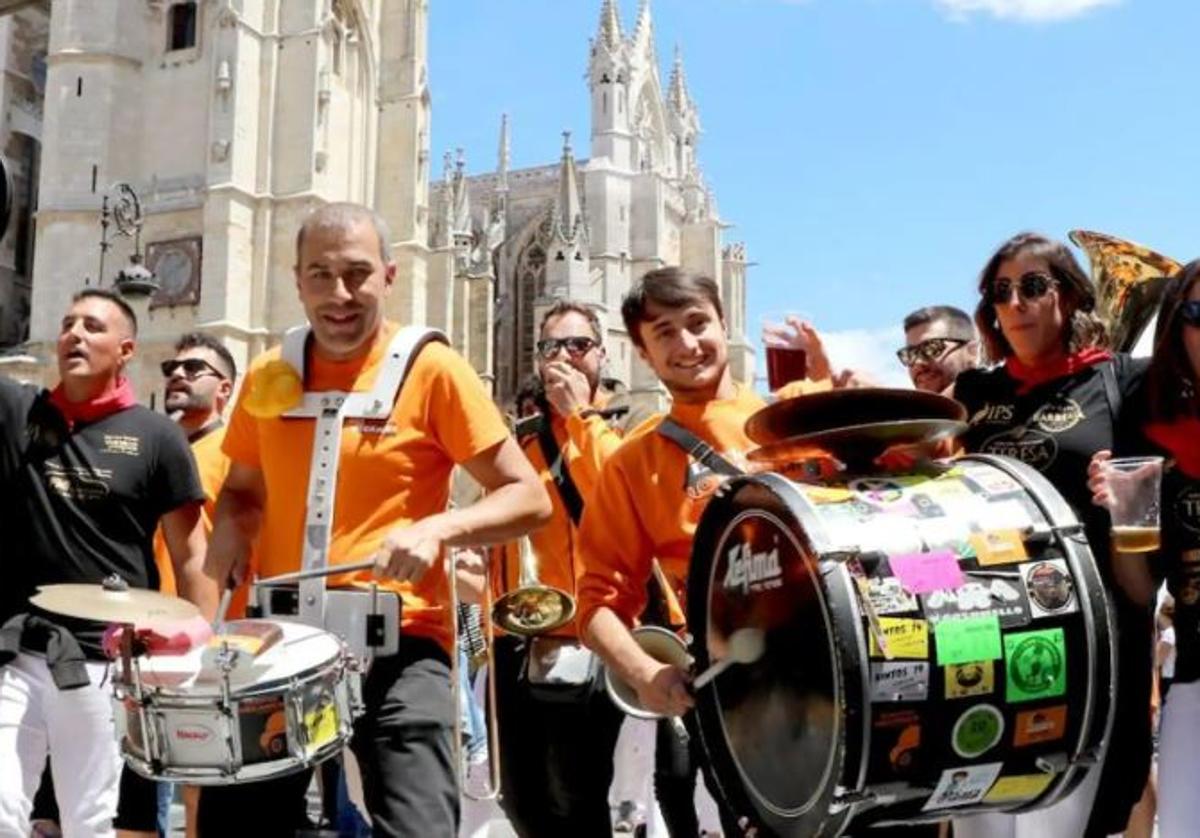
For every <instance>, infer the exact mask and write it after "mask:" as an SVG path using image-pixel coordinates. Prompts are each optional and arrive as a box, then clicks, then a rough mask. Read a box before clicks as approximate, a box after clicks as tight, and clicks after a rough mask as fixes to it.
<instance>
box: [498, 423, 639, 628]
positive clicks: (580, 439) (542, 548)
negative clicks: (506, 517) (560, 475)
mask: <svg viewBox="0 0 1200 838" xmlns="http://www.w3.org/2000/svg"><path fill="white" fill-rule="evenodd" d="M551 415H552V417H553V418H552V419H551V420H550V427H551V429H552V430H553V432H554V438H555V439H556V440H557V441H558V447H559V451H561V452H562V458H563V462H564V463H565V464H566V467H567V470H568V471H569V472H570V474H571V480H572V481H573V482H574V483H575V488H577V489H578V490H579V496H580V497H581V498H582V499H583V504H584V508H585V509H586V508H587V504H588V503H589V501H590V499H591V496H592V493H593V491H594V490H595V488H596V481H597V480H598V479H599V477H600V469H601V467H602V466H603V465H604V462H605V461H606V460H607V459H608V458H609V457H610V456H611V455H612V453H613V452H614V451H616V450H617V448H619V447H620V445H621V435H620V433H618V432H617V431H616V430H614V429H613V428H612V427H611V426H610V425H609V424H608V422H606V421H605V420H604V419H603V418H601V417H600V416H596V415H592V416H589V417H587V418H586V419H585V418H582V417H580V415H579V414H578V413H574V414H572V415H571V416H569V417H568V418H566V419H563V418H562V417H561V416H559V415H558V414H557V413H552V414H551ZM521 447H522V449H523V450H524V452H525V456H526V457H527V458H528V459H529V462H530V463H531V464H532V465H533V467H534V469H535V470H536V471H537V473H538V476H539V477H540V478H541V481H542V485H543V486H544V487H545V489H546V493H547V494H548V495H550V503H551V505H552V506H553V508H554V511H553V513H552V514H551V516H550V520H549V521H548V522H547V523H546V524H545V525H544V526H543V527H541V528H540V529H537V530H534V531H533V532H532V533H530V534H529V541H530V545H531V546H532V547H533V552H534V555H535V556H536V557H537V576H538V580H539V581H540V582H541V583H542V584H543V585H549V586H550V587H553V588H558V589H559V590H561V591H566V592H567V593H568V594H570V595H571V596H575V579H576V576H577V575H578V573H577V570H576V567H577V564H578V562H577V558H576V556H577V549H578V547H577V542H578V538H579V535H578V530H577V528H576V526H575V522H573V521H572V520H571V516H570V515H569V514H568V513H567V507H566V505H565V504H564V503H563V502H562V497H561V496H560V495H559V493H558V488H557V487H556V486H555V485H554V477H553V476H552V475H551V474H550V467H549V466H548V465H547V464H546V458H545V457H543V456H542V447H541V446H540V445H539V444H538V439H537V436H536V435H530V436H529V438H528V439H525V440H524V442H523V443H522V446H521ZM498 557H499V559H500V568H499V572H497V573H494V574H492V593H493V596H494V597H495V596H499V595H500V594H502V593H504V592H505V591H512V590H514V589H516V587H517V586H518V585H519V582H520V571H521V563H520V554H519V549H518V545H517V544H515V543H509V544H506V545H505V546H504V550H503V551H502V552H499V553H498ZM548 634H552V635H558V636H565V637H575V636H577V635H578V631H577V626H576V625H575V623H574V621H572V622H569V623H567V624H566V625H565V626H563V627H561V628H559V629H557V630H555V631H552V632H548Z"/></svg>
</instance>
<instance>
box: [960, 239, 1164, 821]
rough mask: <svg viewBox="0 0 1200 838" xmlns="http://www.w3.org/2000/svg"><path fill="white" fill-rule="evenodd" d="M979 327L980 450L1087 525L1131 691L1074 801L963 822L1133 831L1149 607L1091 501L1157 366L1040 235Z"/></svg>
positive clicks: (991, 274)
mask: <svg viewBox="0 0 1200 838" xmlns="http://www.w3.org/2000/svg"><path fill="white" fill-rule="evenodd" d="M979 293H980V300H979V304H978V306H977V307H976V309H975V322H976V326H977V327H978V329H979V334H980V338H981V340H982V343H983V348H984V352H985V355H986V357H987V359H988V360H989V361H990V362H992V363H993V364H997V366H994V367H992V368H989V369H969V370H964V371H962V372H961V373H960V374H959V375H958V378H957V380H956V381H955V384H954V391H953V395H954V397H955V398H956V399H958V400H959V401H960V402H962V403H963V404H964V405H965V406H966V408H967V416H968V421H969V423H970V426H969V428H968V430H967V431H966V432H965V434H964V435H963V436H962V438H961V440H960V441H961V443H962V444H963V445H964V447H965V448H966V450H967V451H970V452H972V453H984V454H1002V455H1006V456H1009V457H1014V458H1016V459H1018V460H1021V461H1022V462H1024V463H1026V464H1028V465H1029V466H1032V467H1033V468H1036V469H1037V470H1038V471H1040V472H1041V473H1042V474H1044V475H1045V476H1046V477H1047V478H1048V479H1049V480H1050V481H1051V482H1052V483H1053V484H1054V486H1055V488H1057V489H1058V491H1059V492H1060V493H1062V495H1063V497H1064V499H1065V500H1066V501H1067V502H1068V503H1069V504H1070V505H1071V507H1072V508H1073V509H1074V511H1075V513H1076V515H1078V516H1079V518H1080V520H1081V521H1082V522H1083V523H1084V525H1085V528H1086V533H1087V537H1088V542H1089V544H1090V545H1091V548H1092V552H1093V554H1094V555H1095V557H1096V563H1097V565H1098V566H1099V568H1100V572H1101V576H1102V578H1103V579H1104V580H1105V586H1106V588H1107V591H1106V593H1107V595H1108V597H1109V599H1110V602H1111V603H1112V605H1113V611H1114V614H1115V617H1116V622H1115V626H1114V629H1115V638H1114V642H1115V643H1116V644H1117V654H1118V657H1119V671H1120V678H1119V680H1118V685H1119V688H1118V690H1117V695H1116V696H1115V697H1114V703H1115V707H1116V710H1115V713H1116V715H1115V718H1116V719H1117V723H1116V724H1115V725H1114V727H1113V735H1112V737H1111V741H1110V743H1109V745H1108V751H1107V754H1106V755H1105V758H1104V764H1103V766H1102V767H1093V769H1092V770H1091V771H1090V772H1089V774H1088V778H1087V779H1086V780H1084V782H1083V784H1082V785H1081V786H1080V787H1079V788H1078V789H1076V790H1075V791H1074V792H1073V793H1072V794H1071V795H1070V796H1069V797H1068V798H1067V799H1066V800H1064V801H1063V802H1061V803H1059V804H1057V805H1054V806H1051V807H1049V808H1047V809H1042V810H1038V811H1035V812H1030V813H1028V814H1023V815H1003V814H1001V815H980V816H976V817H971V818H960V819H957V820H956V821H955V822H954V834H955V835H956V836H958V838H1008V836H1013V837H1014V838H1015V837H1016V836H1026V835H1028V836H1034V835H1086V836H1093V835H1097V836H1098V835H1108V834H1110V833H1115V832H1121V831H1123V830H1124V829H1125V824H1126V822H1127V820H1128V818H1129V812H1130V810H1131V808H1132V807H1133V805H1134V804H1135V803H1136V802H1137V801H1138V798H1139V797H1140V796H1141V794H1142V789H1143V787H1144V786H1145V784H1146V777H1147V775H1148V772H1149V768H1150V729H1149V712H1148V708H1149V706H1150V656H1149V650H1150V642H1151V641H1150V636H1151V635H1150V632H1151V622H1150V613H1149V610H1148V608H1146V607H1142V606H1140V605H1137V604H1135V603H1133V602H1131V601H1130V599H1129V598H1128V596H1126V595H1125V594H1124V593H1123V592H1122V591H1120V590H1116V589H1114V586H1113V584H1112V573H1111V568H1110V563H1109V549H1108V545H1109V531H1108V529H1109V527H1108V518H1107V515H1105V514H1104V513H1103V512H1102V511H1101V510H1098V509H1096V508H1095V507H1094V506H1093V505H1092V503H1091V491H1090V490H1089V488H1088V485H1087V469H1088V463H1089V460H1090V459H1091V457H1092V455H1093V454H1094V453H1095V452H1096V451H1098V450H1100V449H1111V448H1112V447H1113V445H1114V442H1115V441H1116V439H1117V427H1118V425H1117V416H1118V415H1119V412H1120V410H1121V405H1122V404H1123V403H1126V402H1128V401H1129V399H1130V398H1131V397H1132V393H1133V392H1134V390H1135V388H1136V386H1137V384H1138V382H1139V381H1140V380H1141V377H1142V374H1143V373H1144V370H1145V367H1144V365H1143V364H1142V363H1140V362H1138V361H1134V360H1133V359H1131V358H1129V357H1128V356H1125V355H1114V354H1112V353H1110V352H1109V351H1108V350H1107V349H1106V348H1105V347H1106V331H1105V326H1104V324H1103V323H1102V322H1101V321H1100V319H1099V318H1098V317H1097V316H1096V314H1095V313H1094V309H1095V303H1096V295H1095V289H1094V287H1093V285H1092V282H1091V280H1090V279H1089V278H1088V276H1087V274H1086V273H1084V271H1083V270H1082V268H1080V266H1079V264H1078V263H1077V262H1076V261H1075V258H1074V257H1073V256H1072V255H1071V252H1070V251H1069V250H1068V249H1067V248H1066V246H1065V245H1063V244H1061V243H1059V242H1056V241H1053V240H1051V239H1048V238H1046V237H1044V236H1041V235H1038V234H1035V233H1021V234H1019V235H1017V236H1014V237H1012V238H1011V239H1009V240H1008V241H1006V242H1005V243H1004V244H1003V245H1001V246H1000V248H999V249H998V250H997V251H996V252H995V253H994V254H993V255H992V257H991V258H990V259H989V260H988V262H987V265H986V266H985V267H984V269H983V272H982V273H981V274H980V278H979Z"/></svg>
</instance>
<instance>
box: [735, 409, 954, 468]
mask: <svg viewBox="0 0 1200 838" xmlns="http://www.w3.org/2000/svg"><path fill="white" fill-rule="evenodd" d="M966 429H967V424H966V423H965V422H959V421H955V420H953V419H908V420H904V421H899V422H868V423H866V424H863V425H850V426H849V427H844V428H832V429H830V430H825V431H816V432H814V433H809V434H801V435H798V436H793V437H789V438H788V439H784V440H780V441H779V442H772V443H769V444H767V445H764V446H762V447H761V448H755V449H754V450H753V451H751V452H749V453H748V454H747V455H746V458H747V459H748V460H750V461H751V462H758V463H779V462H791V461H795V460H799V459H804V458H806V457H812V456H814V455H815V454H817V453H821V452H824V453H829V454H832V455H833V456H835V457H837V458H838V459H840V460H843V461H845V462H847V463H851V464H854V465H862V464H865V463H870V462H871V461H872V460H874V459H875V458H876V457H878V456H879V455H880V454H882V453H883V452H884V451H886V450H887V449H888V448H891V447H892V446H894V445H913V444H917V443H922V442H936V441H938V440H942V439H948V438H950V437H954V436H957V435H958V434H960V433H962V432H963V431H965V430H966Z"/></svg>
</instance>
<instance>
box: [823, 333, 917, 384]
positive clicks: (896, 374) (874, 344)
mask: <svg viewBox="0 0 1200 838" xmlns="http://www.w3.org/2000/svg"><path fill="white" fill-rule="evenodd" d="M821 338H822V340H824V341H825V348H826V352H828V354H829V362H830V363H831V364H833V367H834V369H838V370H841V369H852V370H857V371H859V372H862V373H865V374H866V375H868V376H869V377H870V378H871V379H872V380H873V381H875V382H876V383H878V384H881V385H883V386H885V387H911V386H912V383H911V382H910V381H909V378H908V372H907V371H906V370H905V369H904V367H902V366H901V365H900V361H899V360H898V359H897V358H896V350H897V349H898V348H899V347H901V346H903V345H904V330H903V329H902V328H901V327H900V325H899V324H896V325H895V326H888V327H885V328H879V329H847V330H846V331H843V332H822V333H821Z"/></svg>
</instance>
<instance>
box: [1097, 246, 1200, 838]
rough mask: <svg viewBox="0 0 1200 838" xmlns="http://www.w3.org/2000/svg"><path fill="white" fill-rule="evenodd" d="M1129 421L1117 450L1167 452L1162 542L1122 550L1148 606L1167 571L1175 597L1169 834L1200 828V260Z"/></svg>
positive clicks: (1165, 740) (1162, 773)
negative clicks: (1145, 549)
mask: <svg viewBox="0 0 1200 838" xmlns="http://www.w3.org/2000/svg"><path fill="white" fill-rule="evenodd" d="M1122 420H1123V421H1122V427H1123V428H1125V427H1128V428H1129V432H1128V433H1122V434H1121V438H1119V439H1118V440H1117V442H1118V446H1119V447H1118V448H1117V449H1116V450H1117V451H1118V453H1121V454H1133V455H1141V454H1152V455H1159V456H1162V457H1163V458H1164V459H1165V460H1166V468H1165V470H1164V472H1163V478H1162V505H1161V521H1162V547H1161V549H1160V550H1159V551H1158V552H1157V553H1153V554H1146V553H1138V554H1130V555H1125V554H1121V553H1118V554H1117V555H1116V556H1115V559H1116V561H1117V565H1116V571H1117V573H1116V578H1117V581H1118V582H1119V583H1120V585H1121V587H1122V588H1123V589H1124V590H1125V592H1126V593H1127V594H1128V595H1129V597H1130V598H1131V599H1133V600H1134V601H1135V602H1138V603H1144V604H1145V605H1146V606H1147V607H1150V606H1151V605H1152V604H1153V603H1154V599H1155V593H1156V590H1157V588H1158V585H1159V583H1160V582H1161V581H1162V580H1163V579H1164V578H1165V579H1166V581H1167V587H1168V589H1169V590H1170V592H1171V595H1172V596H1173V597H1174V599H1175V637H1176V659H1175V677H1174V680H1173V681H1172V685H1171V692H1170V700H1169V701H1167V702H1166V704H1165V706H1164V708H1163V718H1162V728H1161V733H1160V736H1159V743H1160V744H1159V767H1158V828H1159V832H1160V834H1161V835H1162V836H1163V838H1176V836H1190V835H1195V834H1196V832H1197V829H1198V828H1200V827H1198V825H1200V795H1198V794H1197V793H1196V788H1195V784H1196V771H1197V768H1200V756H1198V755H1200V750H1198V749H1197V744H1198V743H1197V735H1196V732H1197V731H1198V730H1200V260H1197V261H1194V262H1191V263H1190V264H1188V265H1187V266H1185V267H1184V268H1183V270H1182V271H1180V273H1179V274H1178V275H1177V276H1176V277H1174V278H1173V279H1171V280H1170V281H1169V282H1168V283H1167V285H1166V288H1165V290H1164V292H1163V299H1162V303H1161V305H1160V307H1159V314H1158V325H1157V327H1156V328H1155V333H1154V356H1153V358H1152V359H1151V361H1150V369H1149V371H1148V372H1147V374H1146V378H1145V381H1144V382H1143V386H1142V387H1141V389H1139V391H1138V392H1137V395H1136V396H1135V397H1134V398H1133V399H1132V400H1130V402H1129V403H1128V405H1127V409H1126V410H1125V411H1124V412H1123V416H1122ZM1126 423H1127V424H1126ZM1122 443H1124V444H1122ZM1108 456H1109V454H1108V452H1107V451H1102V452H1100V453H1099V454H1097V455H1096V457H1095V459H1094V461H1093V466H1092V471H1091V475H1092V479H1091V486H1092V489H1093V490H1094V492H1095V500H1096V503H1097V504H1099V505H1100V506H1107V505H1108V503H1109V501H1110V497H1111V487H1110V486H1109V484H1108V481H1107V479H1106V476H1105V472H1104V469H1103V468H1102V467H1101V464H1102V463H1103V461H1104V460H1106V459H1107V458H1108Z"/></svg>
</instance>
